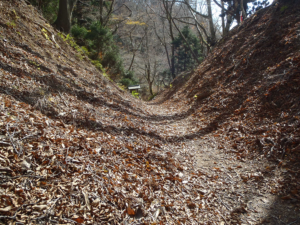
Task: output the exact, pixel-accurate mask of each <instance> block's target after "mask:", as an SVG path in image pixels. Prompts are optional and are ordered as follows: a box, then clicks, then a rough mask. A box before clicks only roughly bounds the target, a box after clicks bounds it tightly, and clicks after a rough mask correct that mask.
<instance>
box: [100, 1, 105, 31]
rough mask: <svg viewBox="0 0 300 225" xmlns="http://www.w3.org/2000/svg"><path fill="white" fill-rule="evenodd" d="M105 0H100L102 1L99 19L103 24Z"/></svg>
mask: <svg viewBox="0 0 300 225" xmlns="http://www.w3.org/2000/svg"><path fill="white" fill-rule="evenodd" d="M103 3H104V2H103V0H100V3H99V11H100V18H99V21H100V23H101V25H103Z"/></svg>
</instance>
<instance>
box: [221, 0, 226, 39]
mask: <svg viewBox="0 0 300 225" xmlns="http://www.w3.org/2000/svg"><path fill="white" fill-rule="evenodd" d="M221 4H222V33H223V36H224V35H225V19H224V17H225V10H224V2H223V1H221Z"/></svg>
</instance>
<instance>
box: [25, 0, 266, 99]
mask: <svg viewBox="0 0 300 225" xmlns="http://www.w3.org/2000/svg"><path fill="white" fill-rule="evenodd" d="M28 1H29V2H30V3H31V4H32V5H34V6H36V7H37V8H38V9H39V11H40V12H41V14H43V16H44V17H45V18H46V19H47V20H48V21H49V22H50V23H51V24H53V25H54V26H55V27H56V28H57V29H59V30H60V31H61V36H62V37H63V38H64V39H65V40H66V41H68V42H69V43H70V44H71V45H73V46H75V47H77V48H80V51H83V52H84V53H85V54H86V55H87V56H88V57H89V59H90V60H91V61H92V62H93V64H94V65H95V66H96V67H97V68H98V69H99V70H101V71H102V72H103V73H104V75H106V76H108V77H109V78H110V79H111V80H113V81H115V82H116V83H118V84H119V86H120V87H121V88H122V89H127V87H128V86H131V85H136V84H140V85H141V87H142V90H141V91H140V93H139V94H140V96H138V95H136V96H137V97H142V98H143V99H144V100H149V99H152V98H153V97H155V95H156V93H157V92H158V91H159V90H160V89H161V88H163V87H167V86H170V83H171V81H172V80H173V79H174V78H176V77H177V76H179V75H181V76H187V75H188V74H189V73H188V71H191V70H193V69H194V68H195V67H196V66H197V65H199V64H200V63H201V62H202V61H203V59H204V58H205V57H206V55H207V54H208V53H209V52H210V51H211V49H212V48H213V46H214V45H215V44H216V43H217V42H218V40H220V39H221V38H222V37H223V36H226V35H227V34H228V32H229V31H230V29H231V28H232V26H233V25H236V24H240V22H241V16H242V17H243V18H244V19H246V18H247V17H248V16H249V15H250V14H252V13H254V12H255V11H257V10H259V9H261V8H263V7H266V6H267V5H268V4H269V2H268V1H267V0H262V1H258V0H224V1H219V0H213V1H212V0H108V1H105V0H28Z"/></svg>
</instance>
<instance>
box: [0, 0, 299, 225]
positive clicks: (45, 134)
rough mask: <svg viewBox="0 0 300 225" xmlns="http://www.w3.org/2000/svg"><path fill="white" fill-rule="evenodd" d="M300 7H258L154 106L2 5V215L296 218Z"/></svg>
mask: <svg viewBox="0 0 300 225" xmlns="http://www.w3.org/2000/svg"><path fill="white" fill-rule="evenodd" d="M299 11H300V10H299V6H297V5H286V6H282V5H278V4H277V5H272V6H271V7H269V8H267V9H264V10H260V11H259V12H257V13H256V14H255V15H253V16H252V17H250V18H249V19H248V20H247V21H246V22H245V23H244V24H243V25H242V26H239V27H236V28H235V29H233V30H232V31H231V33H230V34H229V35H228V37H226V38H224V39H222V40H221V41H220V42H219V43H218V45H217V46H216V47H215V49H214V51H213V52H212V53H211V54H210V55H209V56H208V57H207V59H206V60H205V61H204V62H203V63H202V64H201V65H200V66H199V67H198V68H197V70H195V71H194V72H193V73H191V74H184V75H182V76H179V77H178V78H177V79H176V80H174V82H173V87H172V89H168V90H166V91H165V92H163V93H161V94H160V95H159V96H158V97H157V99H156V100H155V101H153V102H151V103H145V102H141V101H139V100H136V99H133V98H132V97H131V96H130V95H129V94H127V93H126V92H123V91H121V90H119V89H118V88H117V87H116V86H115V84H113V83H112V82H110V81H109V80H107V79H106V78H105V77H103V75H102V74H101V73H99V71H97V70H96V69H95V68H94V67H93V65H92V64H91V63H90V61H89V60H88V59H87V58H86V56H84V55H83V54H82V53H81V52H80V51H78V49H77V50H75V49H73V48H71V47H70V46H69V45H68V43H67V42H68V41H67V40H65V37H64V36H62V35H59V34H58V33H57V31H56V30H54V29H53V28H52V27H51V26H50V25H49V24H47V21H46V20H45V19H44V18H43V17H42V16H41V15H40V14H39V13H38V12H37V10H36V9H35V8H33V7H32V6H30V5H27V4H26V3H25V2H24V1H19V0H10V1H5V0H0V13H1V16H0V77H1V79H0V99H1V101H0V176H1V179H0V196H1V199H0V223H1V224H289V225H291V224H300V220H299V200H300V197H299V190H300V182H299V176H300V172H299V171H300V170H299V161H300V158H299V154H300V145H299V144H300V136H299V134H300V125H299V124H300V122H299V119H300V106H299V104H300V93H299V87H300V77H299V74H300V70H299V67H300V53H299V49H300V44H299V43H300V35H299V32H300V15H299V13H297V12H299ZM275 25H276V26H275Z"/></svg>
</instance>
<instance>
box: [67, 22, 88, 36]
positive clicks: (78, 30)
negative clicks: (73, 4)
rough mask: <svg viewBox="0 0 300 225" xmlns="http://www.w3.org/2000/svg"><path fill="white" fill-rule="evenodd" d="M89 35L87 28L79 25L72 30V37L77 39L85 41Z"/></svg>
mask: <svg viewBox="0 0 300 225" xmlns="http://www.w3.org/2000/svg"><path fill="white" fill-rule="evenodd" d="M87 33H88V30H87V29H86V28H85V27H80V26H79V25H77V24H75V25H74V26H72V28H71V34H72V36H73V37H74V38H77V39H85V37H86V35H87Z"/></svg>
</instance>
